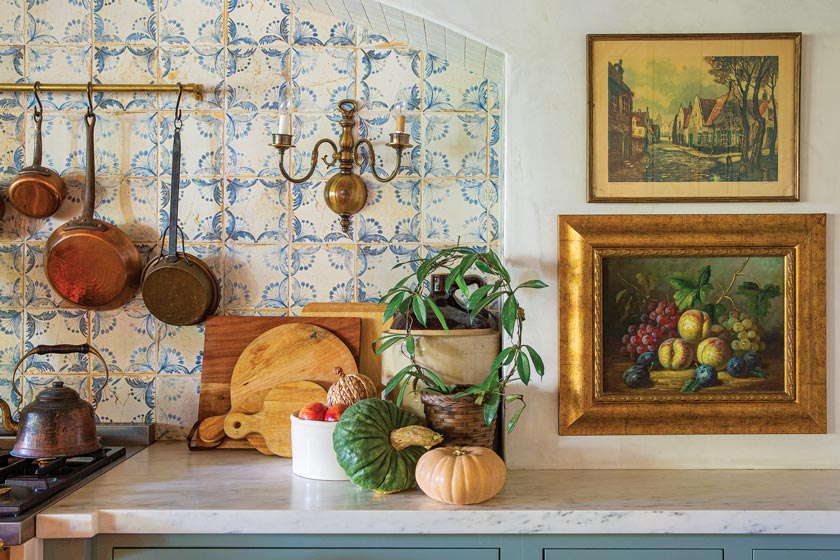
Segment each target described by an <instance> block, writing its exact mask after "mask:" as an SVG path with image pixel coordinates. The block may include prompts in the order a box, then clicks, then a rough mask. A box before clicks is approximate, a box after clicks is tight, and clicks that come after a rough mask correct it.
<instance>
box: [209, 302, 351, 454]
mask: <svg viewBox="0 0 840 560" xmlns="http://www.w3.org/2000/svg"><path fill="white" fill-rule="evenodd" d="M359 326H360V322H359V319H354V318H344V317H333V318H329V317H324V318H307V317H210V318H208V321H207V325H206V330H205V342H204V345H205V354H204V364H203V368H202V376H201V392H200V396H199V414H198V417H199V419H201V424H200V425H199V429H198V435H199V440H200V442H205V443H208V444H213V446H216V444H217V442H218V441H219V440H221V439H222V438H223V437H224V416H225V415H226V414H227V413H228V412H231V411H235V412H245V413H255V412H257V411H258V410H259V409H260V406H261V405H262V400H263V399H264V397H265V393H267V392H268V390H269V389H271V388H272V387H273V386H275V385H277V384H279V383H283V382H287V381H302V380H311V381H317V382H320V383H321V384H322V385H323V386H324V387H328V386H329V385H330V384H331V383H332V382H333V381H334V380H335V373H334V371H335V367H336V366H338V367H341V368H343V369H344V368H350V369H349V371H358V370H357V366H356V361H355V355H358V349H359V342H358V341H359ZM279 327H284V328H283V329H281V330H277V329H278V328H279ZM327 329H328V330H327ZM269 333H271V334H269ZM266 335H268V336H266ZM354 350H355V352H354ZM354 354H355V355H354ZM345 371H348V370H346V369H345ZM234 385H235V386H236V390H233V386H234ZM218 447H220V448H222V449H226V448H234V449H237V448H250V447H256V448H257V449H259V450H260V451H262V452H263V453H267V454H271V451H270V450H269V449H268V448H267V447H266V446H265V444H264V440H263V438H262V436H260V435H258V434H253V435H251V436H248V438H247V439H243V440H227V439H226V440H224V441H223V442H222V444H221V445H218Z"/></svg>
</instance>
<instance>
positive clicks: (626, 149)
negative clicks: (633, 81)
mask: <svg viewBox="0 0 840 560" xmlns="http://www.w3.org/2000/svg"><path fill="white" fill-rule="evenodd" d="M607 64H608V65H609V99H610V104H609V109H608V111H609V120H608V126H609V136H608V143H609V162H608V164H609V169H610V171H611V172H613V171H616V170H618V169H621V168H622V167H623V165H624V162H626V161H629V160H630V159H631V146H632V118H633V91H632V90H631V89H630V87H629V86H628V85H627V84H626V83H624V68H623V67H622V61H621V60H619V61H618V62H616V63H615V64H612V63H610V62H608V63H607Z"/></svg>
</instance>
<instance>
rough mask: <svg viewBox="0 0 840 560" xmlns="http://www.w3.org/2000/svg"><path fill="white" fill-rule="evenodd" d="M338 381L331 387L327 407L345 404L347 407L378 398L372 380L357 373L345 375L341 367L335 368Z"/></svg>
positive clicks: (328, 392)
mask: <svg viewBox="0 0 840 560" xmlns="http://www.w3.org/2000/svg"><path fill="white" fill-rule="evenodd" d="M335 373H336V375H338V381H336V382H335V383H333V384H332V385H330V389H329V391H327V406H332V405H334V404H337V403H344V404H346V405H347V406H350V405H351V404H354V403H357V402H359V401H361V400H364V399H372V398H376V397H377V396H378V394H377V390H376V384H375V383H374V382H373V381H371V380H370V378H368V377H365V376H364V375H357V374H355V373H350V374H347V373H344V370H342V369H341V368H340V367H337V368H335Z"/></svg>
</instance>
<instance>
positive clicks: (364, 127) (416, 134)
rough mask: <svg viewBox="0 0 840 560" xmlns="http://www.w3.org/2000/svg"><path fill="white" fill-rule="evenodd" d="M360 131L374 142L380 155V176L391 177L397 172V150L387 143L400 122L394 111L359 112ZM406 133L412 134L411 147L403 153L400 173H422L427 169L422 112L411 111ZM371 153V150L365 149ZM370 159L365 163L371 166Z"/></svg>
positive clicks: (377, 157)
mask: <svg viewBox="0 0 840 560" xmlns="http://www.w3.org/2000/svg"><path fill="white" fill-rule="evenodd" d="M359 118H360V123H359V133H360V135H362V136H363V137H364V138H367V139H368V140H370V141H371V142H372V143H373V150H374V153H375V154H376V170H377V172H378V173H379V175H382V176H387V175H390V173H391V171H393V169H394V166H395V165H396V163H397V154H396V151H395V150H394V149H392V148H390V147H388V146H387V143H388V142H390V134H391V133H392V132H396V123H395V121H394V116H393V115H392V114H391V113H379V112H377V113H374V112H369V111H362V112H361V113H360V114H359ZM405 125H406V126H405V132H407V133H408V134H409V136H410V139H409V141H410V143H411V146H412V147H411V148H409V149H408V150H406V151H404V152H403V153H402V160H401V162H400V175H407V176H415V175H420V170H421V169H423V149H422V127H421V119H420V113H414V114H407V115H406V118H405ZM361 151H362V152H364V154H365V155H366V154H367V150H366V149H364V150H361ZM368 167H369V166H368V164H367V161H365V163H364V164H363V165H362V169H363V170H367V169H368Z"/></svg>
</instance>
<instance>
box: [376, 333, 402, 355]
mask: <svg viewBox="0 0 840 560" xmlns="http://www.w3.org/2000/svg"><path fill="white" fill-rule="evenodd" d="M402 340H403V336H402V335H399V334H396V335H386V336H382V337H379V338H377V339H376V340H375V341H374V342H380V341H383V342H380V344H379V347H378V348H376V350H375V352H374V353H375V354H376V355H377V356H378V355H379V354H382V352H384V351H385V350H387V349H388V348H390V347H391V346H393V345H394V344H396V343H398V342H400V341H402Z"/></svg>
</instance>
